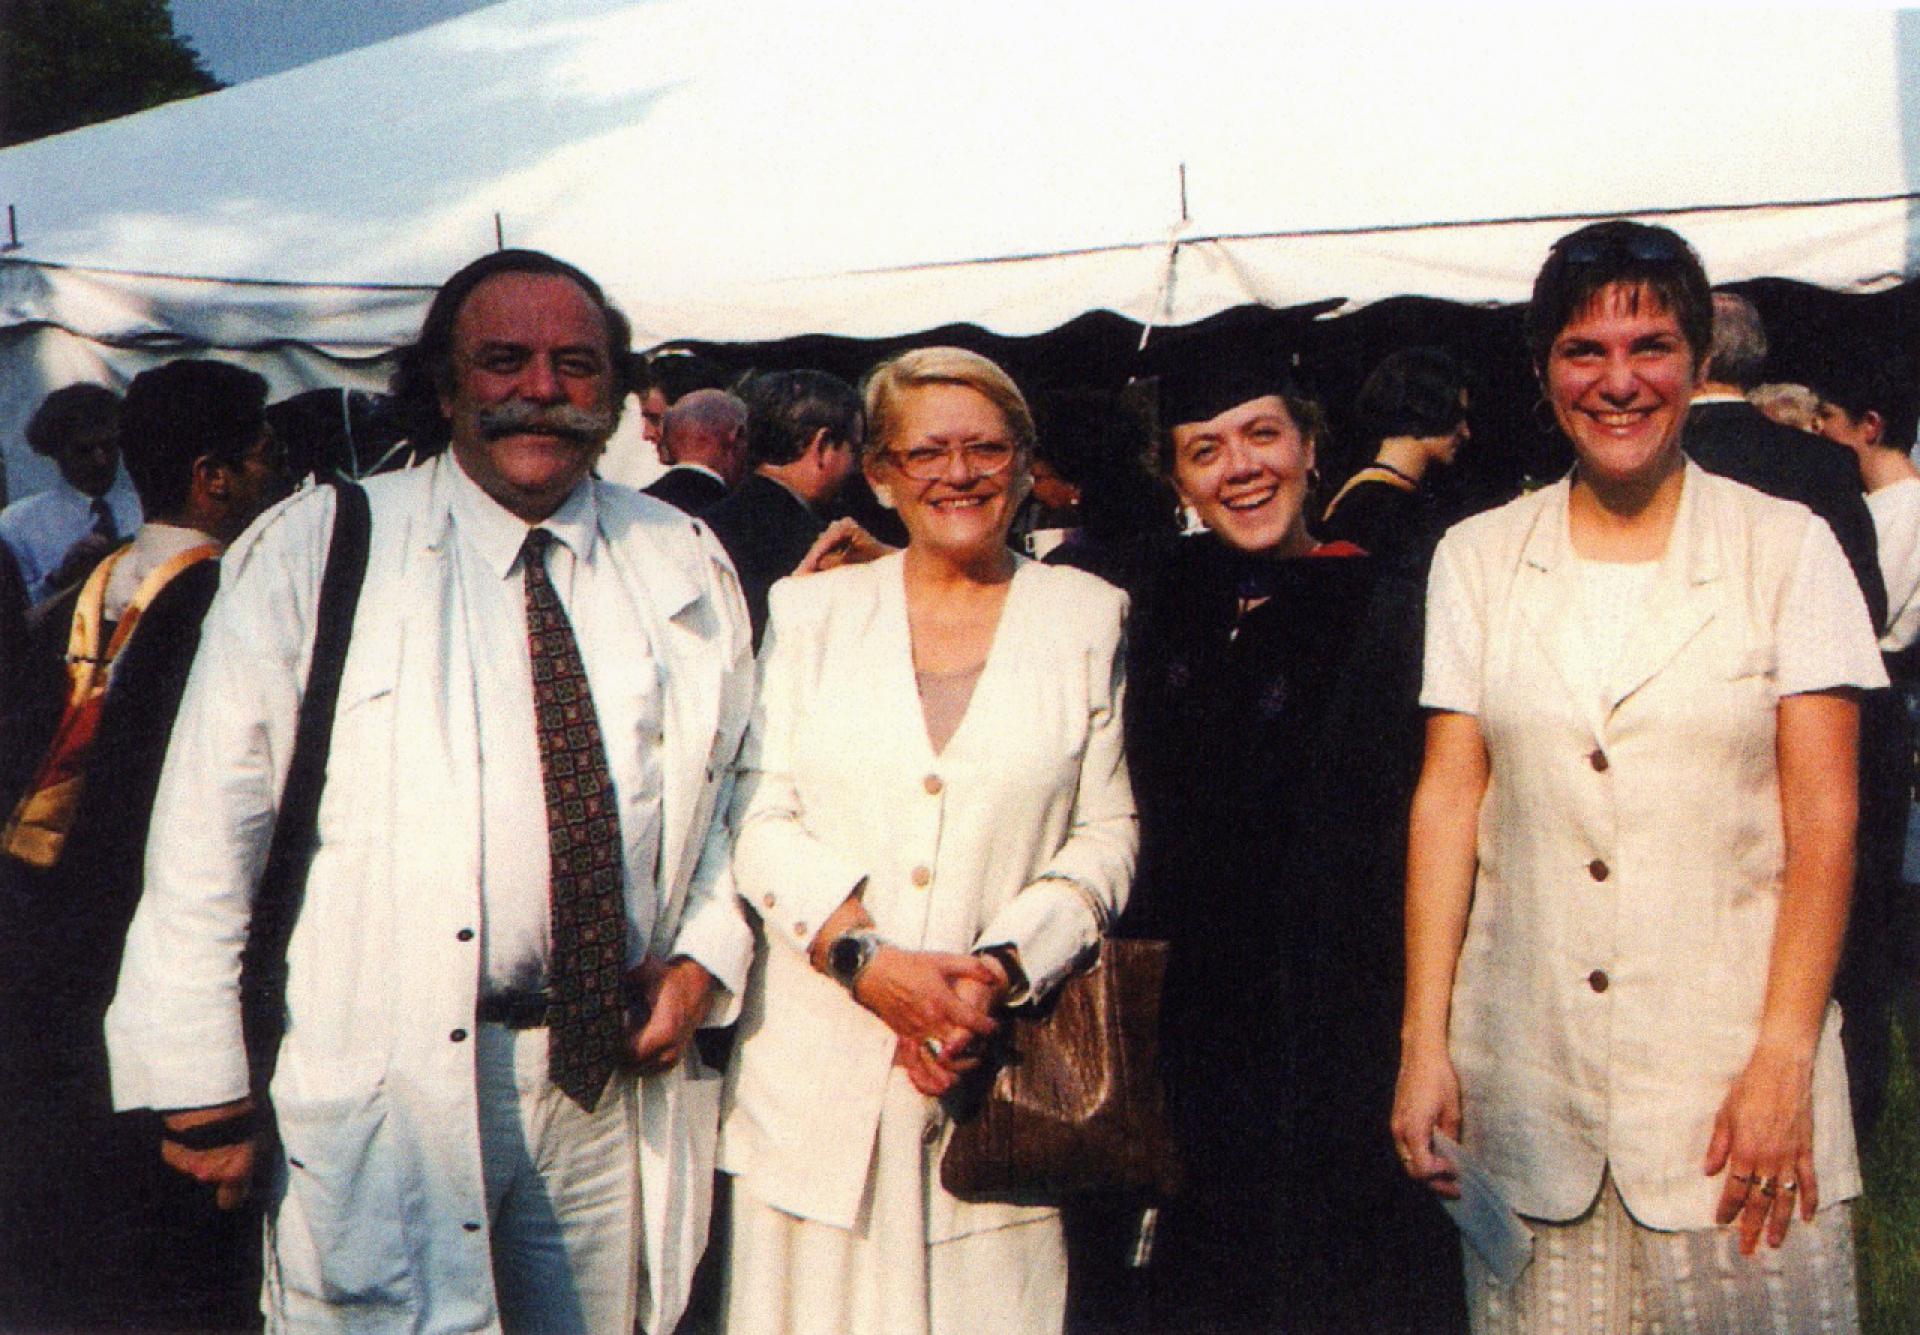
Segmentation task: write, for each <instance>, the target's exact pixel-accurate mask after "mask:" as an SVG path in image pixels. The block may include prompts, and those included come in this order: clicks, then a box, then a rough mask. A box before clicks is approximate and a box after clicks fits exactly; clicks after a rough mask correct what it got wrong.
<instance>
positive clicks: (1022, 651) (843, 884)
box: [722, 556, 1138, 1242]
mask: <svg viewBox="0 0 1920 1335" xmlns="http://www.w3.org/2000/svg"><path fill="white" fill-rule="evenodd" d="M902 569H903V562H902V560H901V558H900V557H898V556H893V557H888V558H886V559H884V560H881V561H876V562H874V563H873V564H871V565H867V566H860V567H854V568H843V569H840V570H835V571H832V572H830V573H827V574H824V575H815V576H809V577H807V578H805V579H789V580H782V581H781V582H780V583H778V584H776V585H775V586H774V588H773V593H772V598H771V603H770V613H771V614H770V618H769V621H768V628H767V638H766V642H765V644H764V645H763V646H762V648H761V653H760V663H761V668H762V673H763V675H762V681H761V691H760V700H759V704H758V706H757V707H756V709H755V712H754V718H753V722H752V724H751V726H750V727H749V729H748V736H747V741H746V743H745V745H744V746H743V747H742V750H741V759H740V765H741V773H740V779H739V784H738V786H737V788H736V790H735V818H736V820H737V821H738V824H737V826H736V830H737V834H736V839H735V844H734V851H733V870H734V879H735V883H736V886H737V888H738V892H739V894H740V896H741V898H742V900H743V901H744V902H745V903H746V905H747V907H748V908H749V909H750V910H751V911H752V913H753V915H754V916H755V918H756V919H757V920H758V927H759V933H760V947H759V950H758V953H757V954H756V956H755V959H754V964H753V972H752V975H751V977H750V980H749V982H748V985H747V995H746V1001H745V1006H744V1012H743V1014H742V1017H741V1021H740V1046H739V1050H738V1052H737V1053H736V1055H735V1058H734V1063H733V1069H732V1070H731V1071H730V1073H729V1079H728V1088H727V1098H726V1103H725V1113H724V1115H723V1124H722V1165H723V1167H725V1168H726V1169H727V1170H728V1171H731V1172H735V1173H740V1174H744V1175H745V1176H746V1177H747V1178H748V1179H749V1180H750V1181H751V1182H752V1185H753V1190H754V1193H755V1194H756V1195H757V1196H759V1198H760V1199H761V1200H763V1201H765V1202H766V1203H767V1204H769V1205H772V1206H774V1207H775V1208H776V1209H780V1210H785V1211H787V1212H789V1213H791V1214H796V1215H800V1216H802V1217H804V1218H808V1219H814V1220H819V1221H821V1222H824V1223H827V1224H831V1225H834V1226H835V1227H839V1228H848V1227H851V1226H852V1224H853V1221H854V1218H855V1214H856V1212H857V1210H858V1208H859V1205H860V1198H861V1193H862V1190H863V1188H864V1187H865V1185H866V1182H867V1172H868V1167H869V1165H870V1163H871V1161H872V1157H873V1152H874V1136H875V1131H876V1129H877V1128H878V1126H879V1120H880V1105H881V1099H882V1096H883V1094H884V1092H885V1089H886V1084H887V1073H888V1070H889V1068H890V1067H891V1065H892V1063H893V1051H894V1035H893V1033H892V1031H891V1030H889V1029H888V1028H887V1027H886V1026H885V1025H884V1024H882V1023H881V1022H880V1020H879V1019H878V1018H876V1017H875V1016H874V1015H873V1014H871V1013H870V1012H868V1011H867V1010H865V1009H863V1008H862V1007H860V1006H858V1005H856V1004H855V1003H854V1001H853V1000H852V998H850V997H849V996H848V995H847V993H846V992H845V990H844V989H842V988H841V987H840V986H839V985H838V984H837V983H834V982H832V981H831V980H829V979H827V978H825V977H822V976H821V975H820V974H818V973H816V972H814V970H813V968H812V967H811V966H810V964H809V962H808V959H807V949H808V946H809V945H810V944H811V942H812V941H813V938H814V934H815V933H816V932H817V931H818V930H819V926H820V924H821V923H822V922H823V921H825V920H826V918H827V916H828V915H829V914H831V913H832V912H833V911H834V909H836V908H838V907H839V905H840V904H841V902H842V901H844V900H845V899H846V897H847V895H848V894H849V893H851V892H852V890H853V889H854V887H855V886H856V885H858V884H860V883H861V882H862V881H864V882H865V884H866V889H865V891H864V892H863V895H862V902H863V903H864V904H865V906H866V909H867V911H868V912H869V913H870V914H872V916H873V919H874V923H875V925H876V927H877V928H878V930H879V931H880V933H881V935H882V936H884V937H885V938H886V939H887V940H889V941H891V942H892V943H894V944H895V945H899V946H903V947H906V948H908V949H913V950H940V951H955V952H962V951H968V950H972V949H974V948H976V947H978V946H982V945H992V944H998V943H1003V942H1005V943H1012V944H1013V945H1015V946H1017V947H1018V949H1019V951H1020V958H1021V963H1022V965H1023V966H1024V968H1025V970H1026V972H1027V974H1028V977H1029V978H1030V979H1031V981H1032V983H1033V986H1034V990H1035V992H1036V993H1038V994H1044V993H1045V992H1046V991H1047V990H1048V989H1050V988H1051V987H1053V986H1054V985H1055V984H1056V983H1057V982H1058V981H1059V980H1060V979H1061V978H1062V977H1064V976H1065V974H1066V973H1067V972H1068V970H1069V969H1070V968H1071V967H1072V965H1073V963H1074V961H1075V960H1076V959H1077V958H1078V957H1079V956H1080V955H1081V954H1082V952H1084V951H1086V950H1088V949H1089V948H1090V947H1092V946H1093V945H1094V944H1095V942H1096V941H1097V938H1098V933H1099V924H1098V921H1097V919H1096V917H1095V915H1094V914H1093V913H1092V912H1091V911H1090V909H1089V904H1088V901H1087V899H1086V897H1085V896H1084V895H1083V894H1082V893H1081V892H1080V890H1078V889H1076V888H1075V887H1074V886H1073V885H1071V884H1067V883H1063V882H1061V881H1055V880H1045V879H1042V878H1043V877H1046V876H1048V875H1049V874H1053V875H1058V876H1064V877H1068V878H1071V879H1072V881H1074V882H1078V884H1079V886H1081V887H1084V889H1085V890H1086V891H1088V892H1090V893H1091V895H1092V896H1093V897H1094V899H1095V900H1097V901H1098V902H1099V903H1100V905H1101V906H1102V907H1103V909H1104V910H1105V912H1106V913H1107V914H1108V915H1111V914H1116V913H1118V911H1119V909H1120V908H1121V907H1122V906H1123V905H1124V904H1125V902H1126V897H1127V892H1128V889H1129V888H1130V885H1131V881H1132V876H1133V861H1134V853H1135V849H1136V846H1137V843H1138V823H1137V821H1136V819H1135V816H1134V808H1133V791H1132V788H1131V787H1130V786H1129V784H1128V782H1127V769H1126V761H1125V758H1124V755H1123V752H1122V748H1121V721H1120V718H1121V715H1120V711H1121V673H1122V656H1121V653H1120V643H1121V629H1122V624H1123V622H1124V619H1125V615H1126V598H1125V596H1124V595H1122V594H1121V593H1120V592H1119V591H1118V590H1116V589H1114V588H1113V587H1112V586H1110V585H1108V584H1106V583H1104V582H1103V581H1101V580H1099V579H1096V578H1094V577H1093V576H1091V575H1088V574H1085V573H1084V572H1081V571H1078V570H1070V569H1065V568H1055V567H1051V566H1044V565H1039V564H1037V563H1034V562H1029V561H1022V562H1021V563H1020V565H1019V567H1018V569H1017V571H1016V573H1015V575H1014V578H1013V586H1012V588H1011V590H1010V591H1009V593H1008V596H1007V602H1006V607H1005V609H1004V610H1003V612H1002V613H1001V618H1000V625H999V627H998V630H997V631H996V633H995V636H994V641H993V648H992V652H991V653H990V655H989V656H988V659H987V663H986V668H985V670H984V671H983V672H982V673H981V675H980V678H979V682H978V684H977V685H976V686H975V688H974V693H973V698H972V701H971V702H970V704H969V705H968V708H967V712H966V715H965V717H964V718H963V719H962V721H961V723H960V727H959V730H958V731H957V732H955V733H954V735H953V737H952V739H951V740H950V741H949V742H948V743H947V745H946V748H945V749H944V750H943V751H941V752H940V753H939V754H938V755H936V754H935V753H934V751H933V749H932V746H931V745H930V743H929V742H928V740H927V732H926V727H925V723H924V721H923V718H922V715H921V711H920V700H919V693H918V690H917V687H916V685H915V682H914V675H913V652H912V644H911V641H910V639H909V635H908V630H907V608H906V590H905V584H904V582H903V577H902ZM936 1129H937V1127H936ZM1011 1209H1012V1207H1009V1206H1002V1205H962V1204H961V1203H960V1202H958V1201H955V1200H953V1199H952V1198H951V1197H948V1196H946V1195H945V1194H944V1193H939V1192H936V1199H935V1200H934V1202H933V1216H932V1218H931V1219H930V1220H929V1236H928V1238H926V1239H924V1240H922V1241H933V1242H937V1241H940V1240H942V1239H943V1238H945V1237H951V1236H958V1235H960V1234H963V1233H969V1232H974V1231H978V1230H979V1229H981V1228H988V1227H997V1226H999V1225H1000V1224H1001V1223H1004V1222H1009V1221H1008V1219H1007V1217H1006V1216H1007V1213H1008V1211H1009V1210H1011Z"/></svg>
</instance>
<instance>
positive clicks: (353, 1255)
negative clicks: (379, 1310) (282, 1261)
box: [274, 1081, 411, 1304]
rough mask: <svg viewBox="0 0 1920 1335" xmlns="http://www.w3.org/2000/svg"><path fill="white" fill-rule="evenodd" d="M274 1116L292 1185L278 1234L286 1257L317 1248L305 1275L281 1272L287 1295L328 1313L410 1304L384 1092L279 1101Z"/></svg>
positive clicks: (395, 1151)
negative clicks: (330, 1308) (294, 1293)
mask: <svg viewBox="0 0 1920 1335" xmlns="http://www.w3.org/2000/svg"><path fill="white" fill-rule="evenodd" d="M275 1083H276V1086H278V1085H279V1084H280V1083H281V1082H279V1081H276V1082H275ZM274 1114H275V1118H276V1120H277V1121H278V1123H279V1128H280V1140H281V1145H282V1148H283V1151H284V1154H285V1158H286V1176H287V1181H286V1194H285V1197H284V1198H283V1199H282V1201H281V1204H280V1212H279V1217H278V1219H277V1221H276V1225H275V1228H276V1232H277V1234H278V1235H279V1237H280V1239H281V1243H282V1251H283V1255H284V1253H285V1252H286V1250H287V1249H288V1248H289V1247H292V1248H298V1249H299V1250H303V1251H304V1250H306V1249H305V1248H301V1247H299V1241H298V1240H299V1239H300V1237H301V1236H302V1235H304V1238H305V1240H306V1241H307V1242H308V1243H310V1244H311V1253H310V1254H309V1256H308V1257H307V1260H308V1262H309V1264H308V1266H301V1265H298V1264H294V1265H290V1266H287V1267H285V1269H286V1270H287V1271H288V1272H289V1273H287V1274H286V1275H285V1279H286V1282H287V1284H288V1286H289V1287H290V1288H294V1289H308V1288H309V1287H310V1288H311V1296H313V1297H316V1298H318V1299H320V1300H321V1301H323V1302H328V1303H339V1304H388V1303H401V1302H405V1301H406V1300H407V1297H408V1293H409V1290H410V1287H411V1286H410V1284H409V1281H408V1275H407V1246H406V1236H405V1231H404V1223H403V1221H402V1212H401V1191H400V1183H401V1179H402V1170H401V1154H400V1150H399V1147H398V1146H397V1145H396V1144H395V1136H394V1134H393V1128H392V1125H391V1123H390V1119H389V1117H388V1106H387V1101H386V1099H385V1097H384V1096H383V1094H382V1092H381V1090H380V1087H379V1085H378V1084H377V1083H375V1084H374V1085H373V1086H372V1087H371V1088H366V1087H360V1088H355V1089H352V1090H350V1091H342V1092H337V1093H334V1092H328V1093H318V1094H317V1095H316V1096H313V1097H308V1096H306V1095H305V1094H304V1093H303V1094H301V1095H300V1096H296V1097H285V1096H282V1095H281V1094H279V1092H278V1091H276V1095H275V1101H274ZM303 1272H304V1273H303Z"/></svg>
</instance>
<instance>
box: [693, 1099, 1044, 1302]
mask: <svg viewBox="0 0 1920 1335" xmlns="http://www.w3.org/2000/svg"><path fill="white" fill-rule="evenodd" d="M928 1108H929V1103H928V1100H926V1099H925V1098H923V1097H922V1096H921V1095H920V1094H919V1093H918V1092H917V1091H916V1090H915V1089H914V1088H913V1086H912V1085H911V1084H910V1083H908V1081H907V1078H906V1073H905V1072H903V1071H901V1070H900V1069H899V1068H897V1067H896V1068H895V1069H894V1070H893V1072H892V1074H891V1075H890V1076H889V1077H888V1082H887V1094H886V1101H885V1103H884V1104H883V1105H882V1108H881V1112H880V1129H879V1134H878V1137H877V1140H876V1143H875V1146H874V1155H873V1167H872V1169H871V1170H870V1172H869V1176H868V1179H867V1189H866V1194H865V1197H864V1198H863V1200H862V1201H861V1206H860V1212H859V1215H858V1216H857V1217H856V1219H855V1223H854V1227H853V1228H851V1229H840V1228H835V1227H833V1226H832V1225H831V1224H822V1223H819V1222H817V1221H815V1220H811V1219H802V1218H800V1217H799V1216H798V1215H792V1214H788V1213H786V1212H785V1211H782V1210H776V1209H774V1208H773V1207H772V1206H770V1205H768V1204H766V1202H764V1201H762V1200H761V1199H760V1198H759V1197H758V1196H757V1195H755V1194H754V1190H753V1179H752V1176H751V1174H742V1175H740V1176H737V1177H735V1178H734V1180H733V1215H732V1221H733V1229H732V1232H733V1238H732V1249H731V1252H730V1253H729V1256H728V1265H727V1280H726V1298H725V1306H726V1326H725V1329H726V1330H727V1332H728V1335H993V1333H995V1332H1006V1335H1045V1333H1046V1332H1050V1331H1059V1330H1060V1329H1061V1326H1062V1325H1063V1324H1064V1322H1065V1319H1066V1309H1067V1252H1066V1243H1065V1240H1064V1237H1063V1236H1062V1234H1061V1231H1060V1216H1059V1215H1058V1214H1057V1213H1052V1212H1047V1213H1042V1214H1038V1215H1037V1216H1035V1215H1033V1214H1032V1212H1021V1213H1020V1215H1019V1216H1017V1217H1018V1218H1019V1222H1015V1223H1010V1224H1008V1225H1007V1226H1005V1227H1001V1228H991V1229H986V1230H983V1231H980V1232H973V1233H967V1234H964V1235H963V1236H960V1237H957V1238H954V1239H952V1240H951V1241H947V1242H941V1243H936V1244H931V1245H930V1244H929V1243H928V1241H927V1238H928V1235H929V1228H928V1221H929V1217H930V1215H929V1208H928V1207H929V1204H930V1202H931V1201H932V1200H933V1196H934V1193H936V1192H942V1190H943V1189H942V1188H941V1186H940V1184H939V1179H938V1174H939V1156H938V1154H937V1153H936V1151H935V1145H937V1143H938V1142H937V1141H936V1142H935V1143H934V1144H929V1139H928V1136H927V1127H928V1125H929V1122H928Z"/></svg>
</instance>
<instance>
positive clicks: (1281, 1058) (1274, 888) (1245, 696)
mask: <svg viewBox="0 0 1920 1335" xmlns="http://www.w3.org/2000/svg"><path fill="white" fill-rule="evenodd" d="M1323 550H1324V549H1323ZM1347 550H1349V551H1351V549H1350V548H1349V549H1347ZM1143 568H1144V570H1145V572H1146V573H1145V576H1144V578H1143V579H1142V580H1141V581H1140V582H1139V587H1138V588H1136V589H1135V591H1134V595H1135V596H1134V605H1133V618H1132V622H1131V624H1130V628H1129V654H1128V700H1127V718H1126V723H1127V743H1128V761H1129V765H1130V766H1131V770H1132V776H1133V783H1134V791H1135V796H1136V800H1137V802H1138V804H1139V808H1140V817H1141V855H1140V873H1139V877H1138V881H1137V884H1136V888H1135V891H1134V899H1133V904H1132V906H1131V907H1130V908H1129V910H1128V913H1127V917H1126V920H1125V928H1124V930H1127V931H1129V932H1132V933H1135V934H1139V935H1146V936H1156V937H1163V938H1166V939H1168V940H1170V941H1172V943H1173V955H1172V959H1171V962H1170V965H1169V974H1168V979H1167V985H1166V988H1167V990H1166V998H1165V1009H1164V1030H1163V1032H1164V1043H1163V1046H1164V1049H1165V1066H1166V1075H1167V1080H1168V1097H1169V1103H1170V1111H1171V1114H1172V1116H1173V1119H1174V1123H1175V1128H1176V1134H1177V1136H1178V1138H1179V1140H1180V1142H1181V1145H1182V1149H1183V1152H1184V1153H1185V1155H1186V1160H1187V1168H1188V1170H1189V1173H1190V1177H1191V1183H1190V1186H1189V1189H1188V1191H1187V1192H1186V1194H1185V1195H1184V1196H1183V1197H1182V1198H1180V1199H1178V1200H1176V1201H1174V1202H1172V1203H1171V1204H1170V1205H1169V1206H1168V1207H1167V1209H1166V1210H1165V1211H1164V1213H1163V1217H1162V1219H1161V1221H1160V1229H1159V1238H1158V1246H1159V1255H1158V1256H1157V1257H1156V1260H1155V1267H1156V1269H1157V1270H1158V1274H1157V1275H1156V1277H1155V1279H1154V1283H1153V1287H1154V1290H1155V1297H1154V1307H1155V1311H1154V1324H1155V1328H1156V1329H1160V1328H1165V1329H1204V1330H1287V1331H1368V1332H1376V1331H1394V1330H1457V1329H1461V1328H1462V1326H1463V1308H1462V1305H1461V1298H1460V1275H1459V1253H1458V1247H1457V1242H1456V1239H1455V1235H1454V1233H1453V1230H1452V1228H1451V1226H1450V1225H1449V1224H1448V1223H1447V1221H1446V1220H1445V1217H1444V1215H1442V1214H1441V1213H1440V1211H1439V1208H1438V1206H1437V1204H1436V1203H1435V1202H1434V1200H1433V1199H1432V1198H1431V1197H1430V1196H1429V1195H1428V1194H1427V1193H1426V1192H1425V1191H1424V1189H1422V1188H1419V1187H1417V1186H1415V1185H1414V1184H1412V1183H1411V1182H1409V1181H1408V1180H1407V1178H1406V1177H1405V1175H1404V1174H1403V1173H1402V1172H1401V1171H1400V1168H1399V1164H1398V1162H1397V1160H1396V1159H1395V1157H1394V1153H1393V1146H1392V1142H1391V1140H1390V1138H1389V1135H1388V1131H1387V1123H1388V1117H1389V1113H1390V1111H1391V1106H1392V1095H1393V1083H1394V1075H1395V1071H1396V1068H1397V1062H1398V1033H1399V1008H1400V988H1401V975H1402V959H1403V951H1402V946H1401V939H1402V938H1401V933H1402V927H1401V923H1402V913H1401V901H1402V888H1401V885H1402V877H1403V869H1404V857H1405V847H1406V819H1407V807H1408V803H1409V800H1410V797H1411V792H1412V785H1413V782H1414V779H1415V778H1416V777H1417V771H1418V763H1419V748H1420V719H1419V715H1418V709H1417V706H1416V701H1417V695H1418V682H1419V644H1420V608H1421V603H1422V590H1421V589H1420V588H1419V586H1418V582H1417V580H1414V579H1412V578H1409V577H1407V576H1406V575H1405V574H1404V573H1401V574H1396V573H1394V572H1392V571H1390V570H1388V569H1386V568H1384V567H1382V565H1381V563H1379V562H1377V561H1375V560H1373V559H1371V558H1368V557H1364V556H1358V555H1331V554H1329V555H1315V556H1309V557H1302V558H1299V559H1296V560H1292V561H1286V562H1279V563H1249V562H1247V561H1246V560H1245V559H1244V558H1239V557H1236V556H1235V555H1234V554H1233V553H1232V552H1230V551H1229V550H1228V549H1227V548H1225V547H1224V546H1223V545H1222V544H1220V543H1219V542H1218V541H1216V540H1215V539H1214V538H1212V537H1210V536H1203V537H1198V538H1187V539H1181V540H1179V541H1178V542H1176V543H1174V544H1172V545H1171V547H1170V549H1169V550H1167V551H1166V552H1165V553H1164V555H1163V557H1162V559H1160V560H1158V561H1156V562H1150V563H1148V564H1147V565H1146V566H1145V567H1143ZM1256 574H1257V575H1258V577H1259V578H1258V592H1260V593H1261V594H1263V595H1264V596H1265V597H1266V599H1267V600H1266V601H1265V602H1264V603H1262V604H1261V605H1260V606H1258V607H1257V608H1255V609H1254V610H1253V611H1251V612H1249V613H1246V614H1245V615H1241V614H1239V612H1238V606H1239V597H1240V593H1241V590H1242V588H1243V586H1246V585H1247V582H1248V581H1250V580H1252V579H1253V578H1254V576H1255V575H1256Z"/></svg>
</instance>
